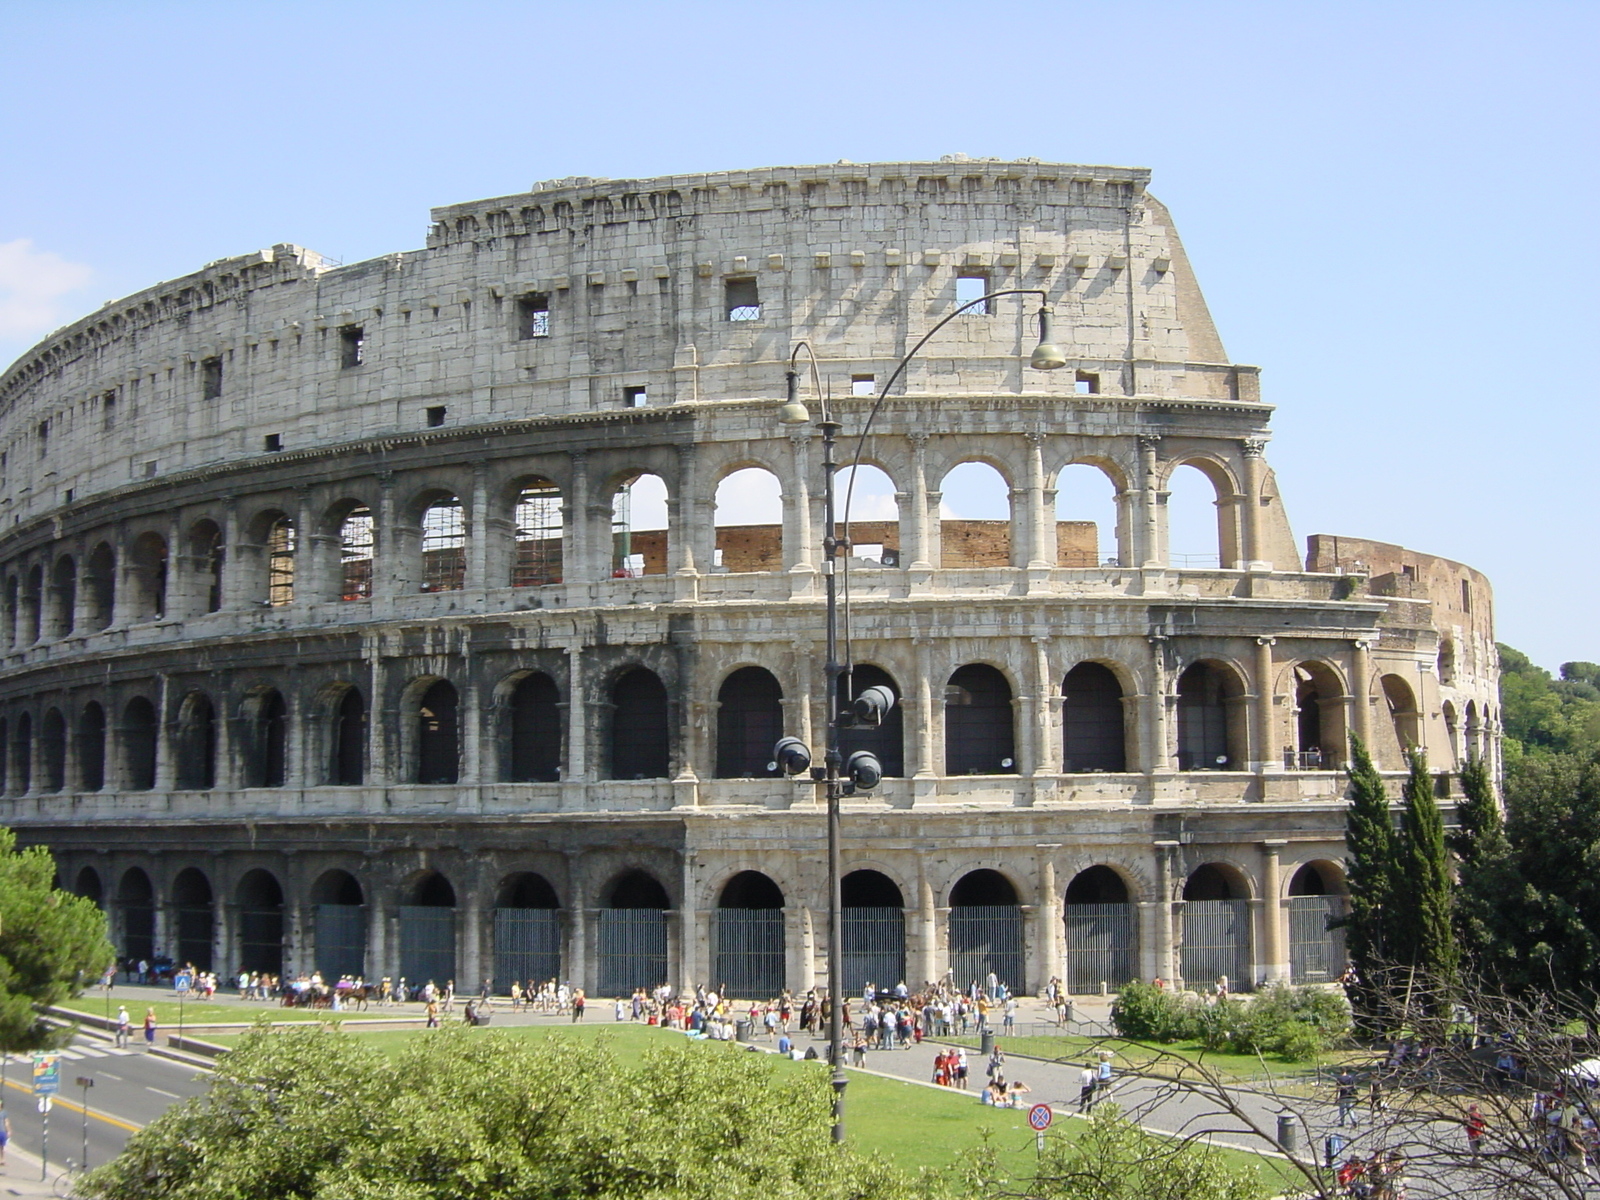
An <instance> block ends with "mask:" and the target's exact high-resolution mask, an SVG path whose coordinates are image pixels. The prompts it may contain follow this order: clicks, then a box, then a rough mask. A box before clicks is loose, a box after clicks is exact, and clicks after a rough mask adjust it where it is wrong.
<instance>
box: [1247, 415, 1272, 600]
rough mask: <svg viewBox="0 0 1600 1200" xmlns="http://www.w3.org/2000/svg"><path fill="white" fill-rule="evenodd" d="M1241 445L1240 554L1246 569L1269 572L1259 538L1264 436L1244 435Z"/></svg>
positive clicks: (1269, 564)
mask: <svg viewBox="0 0 1600 1200" xmlns="http://www.w3.org/2000/svg"><path fill="white" fill-rule="evenodd" d="M1240 446H1241V448H1242V449H1243V451H1244V500H1243V504H1244V513H1243V516H1244V519H1243V520H1242V521H1240V522H1239V536H1240V539H1241V540H1242V541H1243V543H1244V544H1243V545H1242V546H1240V547H1239V556H1240V557H1241V558H1243V559H1244V563H1243V564H1242V565H1243V566H1244V568H1245V570H1247V571H1270V570H1272V564H1271V563H1270V562H1267V561H1265V555H1264V554H1263V553H1262V550H1263V549H1264V547H1263V546H1262V537H1261V486H1262V479H1263V476H1265V474H1266V464H1265V462H1264V461H1263V460H1262V457H1261V455H1262V451H1264V450H1265V449H1266V446H1267V443H1266V441H1265V439H1263V438H1245V439H1244V441H1243V442H1241V443H1240Z"/></svg>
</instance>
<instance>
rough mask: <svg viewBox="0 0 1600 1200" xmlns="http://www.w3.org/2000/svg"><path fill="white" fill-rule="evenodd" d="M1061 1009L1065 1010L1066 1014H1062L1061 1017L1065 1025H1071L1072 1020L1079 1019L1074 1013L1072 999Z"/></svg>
mask: <svg viewBox="0 0 1600 1200" xmlns="http://www.w3.org/2000/svg"><path fill="white" fill-rule="evenodd" d="M1061 1011H1062V1012H1063V1014H1064V1015H1063V1016H1062V1018H1061V1022H1062V1024H1064V1025H1070V1024H1072V1022H1073V1021H1076V1020H1077V1019H1078V1018H1077V1017H1076V1016H1075V1015H1074V1014H1073V1011H1072V1001H1071V1000H1068V1001H1067V1002H1066V1004H1065V1005H1063V1006H1062V1010H1061Z"/></svg>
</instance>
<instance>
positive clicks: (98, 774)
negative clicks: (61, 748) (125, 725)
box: [78, 700, 106, 792]
mask: <svg viewBox="0 0 1600 1200" xmlns="http://www.w3.org/2000/svg"><path fill="white" fill-rule="evenodd" d="M78 782H79V785H80V786H81V787H82V788H83V790H84V791H86V792H98V791H99V790H100V789H101V788H103V787H104V786H105V784H106V710H105V709H103V708H101V707H100V706H99V705H98V704H96V703H95V702H94V701H93V700H91V701H89V703H88V704H85V705H84V706H83V715H82V716H81V717H80V718H79V719H78Z"/></svg>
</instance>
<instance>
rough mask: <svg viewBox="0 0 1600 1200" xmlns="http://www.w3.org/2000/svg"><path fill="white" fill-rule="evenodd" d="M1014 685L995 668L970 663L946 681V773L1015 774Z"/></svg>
mask: <svg viewBox="0 0 1600 1200" xmlns="http://www.w3.org/2000/svg"><path fill="white" fill-rule="evenodd" d="M1012 716H1013V714H1012V708H1011V684H1010V683H1009V682H1008V681H1007V679H1006V677H1005V676H1004V675H1002V674H1001V673H1000V672H999V671H998V670H996V669H995V668H994V667H991V666H988V665H987V664H985V663H970V664H968V665H967V666H964V667H959V668H957V670H956V672H955V674H953V675H951V676H950V679H949V681H948V682H946V684H945V685H944V769H945V774H946V775H1014V774H1016V770H1017V763H1016V758H1015V755H1016V741H1015V735H1014V733H1013V729H1012Z"/></svg>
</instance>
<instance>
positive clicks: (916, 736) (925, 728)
mask: <svg viewBox="0 0 1600 1200" xmlns="http://www.w3.org/2000/svg"><path fill="white" fill-rule="evenodd" d="M913 643H914V644H915V646H916V653H917V683H916V688H917V703H916V708H915V710H914V711H913V712H912V713H911V714H910V715H911V716H912V718H913V719H912V720H911V721H909V722H907V723H906V725H905V728H906V731H907V732H908V733H910V734H911V737H912V739H913V742H914V753H915V758H916V764H917V765H916V774H917V776H918V777H919V778H931V777H933V776H935V775H939V774H941V773H942V772H941V770H940V767H941V764H940V763H939V762H938V759H937V755H938V745H937V741H936V739H935V737H934V728H933V683H932V680H931V679H930V678H929V676H930V675H931V674H932V673H933V639H932V638H928V637H918V638H914V639H913Z"/></svg>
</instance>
